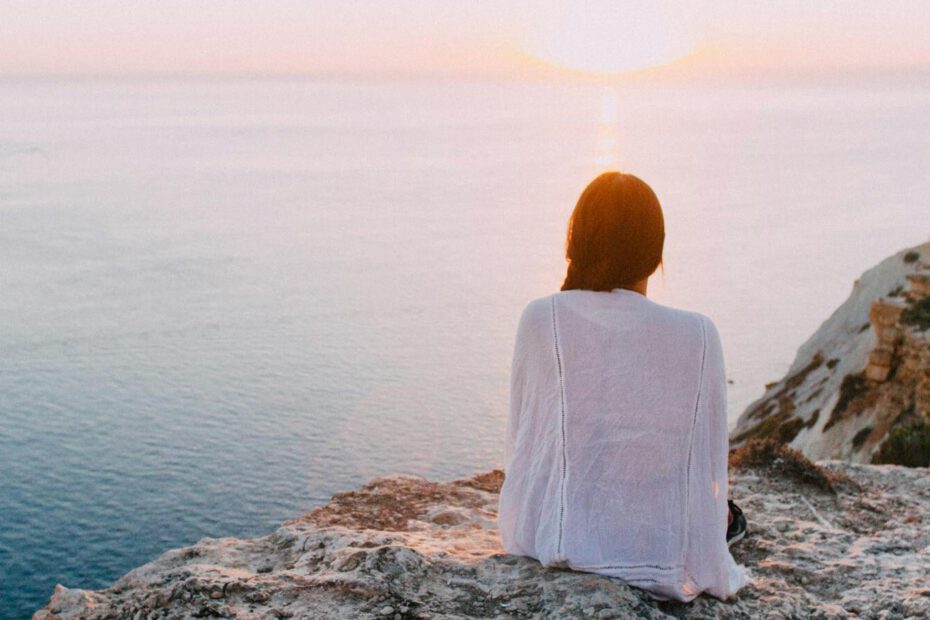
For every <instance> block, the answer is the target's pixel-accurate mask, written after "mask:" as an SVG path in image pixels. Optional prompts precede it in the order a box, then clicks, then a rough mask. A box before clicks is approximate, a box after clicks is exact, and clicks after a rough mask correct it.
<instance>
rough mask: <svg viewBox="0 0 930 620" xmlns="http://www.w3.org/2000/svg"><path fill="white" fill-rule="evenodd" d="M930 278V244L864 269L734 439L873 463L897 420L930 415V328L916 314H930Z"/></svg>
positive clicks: (911, 420) (817, 456) (919, 420)
mask: <svg viewBox="0 0 930 620" xmlns="http://www.w3.org/2000/svg"><path fill="white" fill-rule="evenodd" d="M927 282H930V243H924V244H922V245H919V246H916V247H913V248H907V249H905V250H902V251H901V252H898V253H897V254H895V255H894V256H891V257H889V258H887V259H885V260H884V261H882V262H881V263H879V264H878V265H876V266H875V267H873V268H871V269H869V270H868V271H866V272H865V273H864V274H862V276H861V277H860V278H859V279H858V280H857V281H856V283H855V284H854V286H853V290H852V293H851V294H850V296H849V298H848V299H847V300H846V301H845V302H844V303H843V304H842V305H841V306H840V307H839V308H837V310H836V311H835V312H834V313H833V314H832V315H831V316H830V318H828V319H827V320H826V321H825V322H824V323H823V324H822V325H821V326H820V328H819V329H818V330H817V331H816V332H815V333H814V334H813V335H812V336H811V337H810V339H809V340H808V341H807V342H805V343H804V344H803V345H802V346H801V348H800V349H799V350H798V353H797V356H796V357H795V360H794V363H793V364H792V365H791V368H790V369H789V370H788V373H787V374H786V375H785V377H783V378H782V379H781V380H779V381H777V382H775V383H771V384H769V385H768V386H766V391H765V393H764V394H763V395H762V397H761V398H759V399H758V400H756V401H755V402H753V403H752V404H750V405H749V407H748V408H747V409H746V411H744V412H743V414H742V415H741V416H740V418H739V420H738V422H737V425H736V428H735V429H734V430H733V433H732V434H731V445H733V446H738V445H740V444H741V443H743V442H744V441H746V440H747V439H750V438H754V437H758V438H773V439H777V440H780V441H784V442H786V443H789V444H790V445H791V447H792V448H796V449H798V450H801V451H802V452H804V454H806V455H807V456H808V457H810V458H812V459H815V460H816V459H843V460H849V461H853V462H860V463H868V462H871V461H872V459H873V458H875V456H876V454H878V452H879V450H880V448H881V446H882V444H883V442H885V441H886V440H887V439H888V437H889V434H890V433H891V432H892V431H893V430H894V429H900V428H902V427H904V426H906V425H911V424H915V423H928V422H930V329H928V326H927V325H926V324H922V323H921V322H920V321H913V320H911V319H910V317H911V315H914V314H919V315H921V316H923V314H927V315H928V317H930V288H928V287H927V286H926V284H927ZM924 308H925V309H924ZM918 311H919V312H918ZM928 320H930V318H928Z"/></svg>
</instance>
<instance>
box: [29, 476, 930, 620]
mask: <svg viewBox="0 0 930 620" xmlns="http://www.w3.org/2000/svg"><path fill="white" fill-rule="evenodd" d="M825 468H827V469H828V470H832V471H834V472H837V473H838V474H842V473H845V474H846V476H848V478H849V481H848V482H847V483H844V484H843V485H839V486H838V490H837V491H836V493H830V492H827V491H824V490H819V489H817V488H815V487H813V486H809V485H806V484H799V483H798V482H797V481H795V480H788V479H784V478H780V477H778V475H776V474H773V473H771V471H769V470H760V471H754V470H745V471H737V472H734V474H733V479H732V482H731V485H732V493H733V496H734V497H736V498H737V499H738V501H739V502H740V504H741V505H742V506H743V507H744V509H745V511H746V514H747V517H748V520H749V534H748V536H747V537H746V539H744V540H743V541H742V542H740V543H739V544H738V545H737V546H735V547H734V555H735V557H736V558H737V561H739V562H741V563H743V564H745V565H747V566H748V567H749V568H750V570H751V571H752V574H753V580H752V582H751V584H750V585H748V586H747V587H746V588H744V589H743V590H742V591H741V592H740V593H739V594H738V596H737V597H736V598H735V599H733V600H730V601H719V600H717V599H714V598H710V597H705V596H701V597H699V598H698V599H696V600H695V601H694V602H692V603H690V604H679V603H670V602H665V603H662V602H657V601H655V600H653V599H651V598H650V597H649V596H648V595H647V594H646V593H645V592H643V591H641V590H637V589H635V588H631V587H629V586H627V585H625V584H623V583H622V582H620V581H618V580H615V579H611V578H608V577H603V576H600V575H593V574H585V573H580V572H573V571H569V570H556V569H545V568H543V567H541V566H540V565H539V563H537V562H536V561H534V560H532V559H529V558H524V557H516V556H509V555H505V554H503V553H502V551H501V549H500V547H499V543H498V537H497V530H496V516H497V515H496V507H497V500H498V495H497V491H498V489H499V486H500V483H501V479H502V476H501V474H500V472H490V473H487V474H482V475H479V476H476V477H474V478H471V479H467V480H459V481H455V482H449V483H439V482H432V481H429V480H426V479H422V478H415V477H407V476H398V477H391V478H380V479H376V480H374V481H372V482H371V483H369V484H368V485H366V486H364V487H363V488H361V489H359V490H358V491H354V492H350V493H343V494H340V495H337V496H335V497H334V498H333V500H332V501H331V502H330V503H329V504H327V505H326V506H324V507H322V508H318V509H316V510H314V511H312V512H309V513H307V514H305V515H303V516H301V517H299V518H297V519H294V520H293V521H290V522H288V523H285V524H284V525H283V526H281V527H280V528H279V529H278V530H277V531H276V532H274V533H272V534H270V535H268V536H265V537H263V538H256V539H251V540H240V539H236V538H219V539H204V540H201V541H200V542H198V543H197V544H195V545H193V546H191V547H187V548H183V549H175V550H173V551H168V552H167V553H165V554H164V555H162V556H161V557H159V558H158V559H156V560H154V561H153V562H151V563H149V564H146V565H144V566H142V567H140V568H137V569H135V570H133V571H132V572H130V573H128V574H127V575H125V576H124V577H122V578H121V579H119V580H118V581H117V582H116V583H114V584H113V585H112V586H110V587H109V588H107V589H105V590H101V591H99V592H89V591H82V590H75V589H67V588H63V587H61V586H59V587H58V588H56V590H55V593H54V594H53V596H52V598H51V601H50V602H49V604H48V605H47V606H46V607H45V608H44V609H42V610H40V611H38V612H37V613H36V614H35V616H34V618H36V619H42V620H54V619H65V618H67V619H76V618H87V619H104V618H191V617H215V618H268V619H276V618H314V619H315V618H353V619H354V618H362V619H364V618H395V619H396V618H403V619H409V618H437V619H438V618H444V619H445V618H450V619H455V618H760V617H766V618H856V617H861V618H885V617H889V618H890V617H898V618H911V617H913V618H926V617H930V582H928V579H927V574H928V572H930V527H928V526H930V521H928V520H930V471H928V470H926V469H908V468H903V467H897V466H867V465H853V464H848V463H841V462H829V463H826V464H825ZM442 515H454V518H453V517H448V516H446V517H442ZM889 613H890V614H891V615H888V614H889ZM883 614H884V615H883Z"/></svg>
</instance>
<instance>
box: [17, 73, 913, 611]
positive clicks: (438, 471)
mask: <svg viewBox="0 0 930 620" xmlns="http://www.w3.org/2000/svg"><path fill="white" fill-rule="evenodd" d="M928 164H930V76H927V75H902V76H897V77H895V78H876V77H871V78H865V77H846V78H843V79H840V78H839V77H836V78H833V79H823V78H821V79H819V80H794V81H791V80H781V81H778V82H762V81H754V82H752V81H743V82H720V83H714V84H695V83H677V84H675V83H662V84H645V83H635V84H627V85H623V86H617V87H611V88H607V87H604V86H599V85H595V84H543V83H508V82H502V81H498V82H489V81H445V80H431V81H430V80H426V81H390V80H371V81H353V80H341V81H340V80H329V81H320V80H317V81H314V80H309V79H307V80H290V81H288V80H225V81H224V80H194V79H191V80H176V81H171V80H160V81H138V80H113V81H94V80H72V81H57V82H56V81H48V80H38V79H36V80H27V79H23V80H4V81H0V617H2V618H20V617H28V616H29V614H30V613H31V611H32V610H34V609H35V608H37V607H39V606H40V605H42V604H44V603H45V602H46V601H47V597H48V596H49V595H50V593H51V591H52V589H53V587H54V585H55V584H56V583H63V584H65V585H67V586H69V587H84V588H97V587H102V586H105V585H107V584H108V583H110V582H111V581H112V580H114V579H115V578H117V577H119V576H120V575H121V574H123V573H124V572H126V571H127V570H129V569H130V568H132V567H134V566H137V565H139V564H141V563H143V562H145V561H147V560H150V559H152V558H154V557H156V556H157V555H158V554H160V553H161V552H163V551H165V550H167V549H169V548H172V547H176V546H180V545H186V544H190V543H193V542H195V541H197V540H198V539H200V538H201V537H204V536H225V535H233V536H255V535H261V534H265V533H268V532H270V531H272V530H273V529H274V528H275V527H276V526H277V525H278V524H279V523H280V522H282V521H283V520H285V519H288V518H291V517H293V516H296V515H298V514H300V513H302V512H304V511H306V510H309V509H310V508H313V507H314V506H317V505H320V504H321V503H323V502H325V501H326V500H327V499H328V498H329V497H330V496H331V495H332V494H333V493H335V492H338V491H341V490H347V489H351V488H353V487H355V486H357V485H359V484H361V483H362V482H364V481H365V480H367V479H369V478H371V477H373V476H377V475H382V474H391V473H397V472H404V473H413V474H422V475H427V476H433V477H437V478H442V479H450V478H453V477H457V476H465V475H468V474H470V473H472V472H475V471H478V470H487V469H490V468H493V467H499V466H500V465H501V457H502V446H501V434H502V431H503V426H504V418H505V415H506V408H507V390H508V372H509V366H510V353H511V348H512V345H513V336H514V330H515V328H516V323H517V320H518V318H519V314H520V311H521V310H522V308H523V305H524V304H525V303H526V302H527V301H529V300H530V299H532V298H534V297H537V296H540V295H545V294H548V293H549V292H552V291H554V290H556V289H558V287H559V284H560V282H561V278H562V275H563V270H564V261H563V259H562V248H563V243H564V233H565V224H566V220H567V217H568V215H569V213H570V212H571V209H572V207H573V206H574V201H575V200H576V198H577V196H578V194H579V192H580V191H581V189H582V188H583V186H584V185H585V183H586V182H587V181H588V180H589V179H590V178H592V177H593V176H594V175H595V174H596V173H597V172H598V171H599V170H600V169H602V168H604V167H605V166H619V167H621V168H623V169H625V170H629V171H632V172H635V173H636V174H638V175H639V176H641V177H642V178H644V179H645V180H647V181H648V182H649V183H650V184H652V185H653V187H654V188H655V189H656V191H657V193H658V195H659V197H660V199H661V201H662V203H663V206H664V209H665V214H666V221H667V242H666V268H665V272H664V274H662V273H659V274H657V275H656V276H655V277H654V278H653V279H652V280H651V281H650V290H649V294H650V296H652V297H654V298H656V300H658V301H659V302H661V303H666V304H669V305H674V306H679V307H685V308H689V309H693V310H698V311H701V312H704V313H706V314H708V315H709V316H710V317H711V318H713V319H714V321H715V322H716V323H717V325H718V327H719V329H720V332H721V336H722V338H723V341H724V348H725V354H726V360H727V367H728V375H729V377H730V379H731V381H732V384H731V385H730V386H729V389H730V392H729V404H730V415H731V419H732V420H735V418H736V416H738V415H739V413H740V412H741V411H742V409H743V408H744V407H745V406H746V405H747V404H748V403H749V402H750V401H751V400H752V399H754V398H755V397H757V396H759V395H760V394H761V392H762V388H763V385H764V383H766V382H768V381H771V380H773V379H776V378H778V377H779V376H781V374H782V373H783V372H784V371H785V370H786V369H787V367H788V365H789V364H790V362H791V361H792V359H793V356H794V352H795V350H796V349H797V347H798V346H799V345H800V344H801V342H802V341H803V340H804V339H805V338H806V337H807V336H808V335H809V334H810V333H811V332H812V331H813V330H814V329H816V327H817V326H818V325H819V324H820V322H821V321H822V320H823V319H825V318H826V317H827V316H828V315H829V314H830V313H831V312H832V311H833V309H834V308H835V307H836V306H837V305H838V304H839V303H840V302H842V301H843V299H845V297H846V295H847V294H848V293H849V290H850V288H851V285H852V282H853V280H854V278H856V277H857V276H858V275H859V273H861V272H862V271H863V270H864V269H866V268H868V267H869V266H871V265H872V264H874V263H875V262H877V261H878V260H880V259H881V258H883V257H885V256H886V255H888V254H890V253H892V252H894V251H897V250H898V249H900V248H902V247H904V246H906V245H910V244H915V243H918V242H920V241H923V240H925V239H926V238H927V236H928V235H930V175H928V174H927V168H928Z"/></svg>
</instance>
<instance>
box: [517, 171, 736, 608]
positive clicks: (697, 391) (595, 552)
mask: <svg viewBox="0 0 930 620" xmlns="http://www.w3.org/2000/svg"><path fill="white" fill-rule="evenodd" d="M664 241H665V226H664V220H663V216H662V209H661V207H660V205H659V201H658V199H657V198H656V195H655V194H654V193H653V191H652V189H651V188H650V187H649V186H648V185H646V183H644V182H643V181H642V180H640V179H638V178H637V177H635V176H632V175H629V174H621V173H619V172H608V173H604V174H602V175H600V176H599V177H597V178H596V179H594V181H592V182H591V184H590V185H588V187H587V188H586V189H585V190H584V192H583V193H582V194H581V197H580V198H579V200H578V204H577V206H576V207H575V210H574V212H573V213H572V216H571V220H570V221H569V227H568V240H567V244H566V256H567V258H568V274H567V276H566V278H565V282H564V284H563V285H562V290H561V291H559V292H557V293H554V294H552V295H549V296H547V297H543V298H540V299H536V300H534V301H532V302H530V303H529V304H528V305H527V306H526V308H525V309H524V311H523V315H522V316H521V318H520V324H519V328H518V330H517V338H516V345H515V348H514V356H513V366H512V374H511V394H510V415H509V418H508V422H507V432H506V447H505V464H504V469H505V474H506V476H505V479H504V486H503V489H502V490H501V496H500V533H501V540H502V543H503V546H504V548H505V550H506V551H507V552H508V553H512V554H516V555H525V556H530V557H534V558H536V559H538V560H539V561H540V562H541V563H542V564H543V565H544V566H563V567H567V568H572V569H576V570H580V571H588V572H594V573H601V574H604V575H610V576H614V577H618V578H620V579H622V580H623V581H625V582H627V583H629V584H631V585H634V586H638V587H641V588H643V589H645V590H647V591H649V592H650V593H651V594H653V595H654V596H655V597H657V598H663V599H676V600H680V601H690V600H692V599H694V598H695V597H696V596H698V595H699V594H700V593H701V592H707V593H709V594H712V595H714V596H717V597H719V598H727V597H729V596H731V595H733V594H734V593H735V592H736V591H737V590H738V589H739V588H740V587H742V586H743V585H744V584H745V582H746V574H745V571H744V569H743V567H741V566H739V565H737V564H736V562H735V561H734V560H733V557H732V556H731V555H730V551H729V548H728V544H727V543H728V540H730V539H738V538H741V537H742V535H743V533H744V532H745V519H744V518H743V516H742V514H741V513H740V512H739V509H738V508H736V507H735V505H732V504H731V505H732V506H733V510H732V511H728V502H727V499H726V498H727V452H728V439H727V413H726V410H727V407H726V378H725V375H724V362H723V351H722V349H721V345H720V337H719V335H718V333H717V328H716V326H715V325H714V323H713V322H712V321H711V320H710V319H709V318H708V317H706V316H704V315H703V314H700V313H697V312H689V311H685V310H679V309H675V308H670V307H667V306H663V305H660V304H657V303H655V302H653V301H651V300H649V299H648V298H647V297H646V281H647V279H648V277H649V276H650V275H651V274H652V273H653V272H654V271H655V270H656V268H657V267H658V266H659V264H661V262H662V248H663V244H664ZM728 526H729V527H728ZM728 530H729V531H728Z"/></svg>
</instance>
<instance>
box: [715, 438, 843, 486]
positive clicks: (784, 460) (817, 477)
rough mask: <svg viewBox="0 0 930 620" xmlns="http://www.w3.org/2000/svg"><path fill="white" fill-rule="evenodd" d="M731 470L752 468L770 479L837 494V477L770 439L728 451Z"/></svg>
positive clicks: (747, 443)
mask: <svg viewBox="0 0 930 620" xmlns="http://www.w3.org/2000/svg"><path fill="white" fill-rule="evenodd" d="M730 467H732V468H733V469H753V470H756V471H758V472H760V473H765V474H769V475H771V476H773V477H778V478H784V479H787V480H790V481H793V482H799V483H801V484H808V485H811V486H813V487H816V488H818V489H820V490H822V491H827V492H828V493H836V487H835V483H836V482H838V481H839V479H838V474H836V473H835V472H830V471H827V470H825V469H823V468H821V467H819V466H818V465H816V464H815V463H813V462H812V461H811V460H810V459H808V458H807V457H806V456H804V455H803V454H801V453H800V452H798V451H797V450H794V449H792V448H789V447H788V446H787V445H785V444H783V443H781V442H779V441H775V440H773V439H750V440H749V441H747V442H746V443H745V444H743V445H742V446H740V447H739V448H737V449H736V450H733V451H732V452H730Z"/></svg>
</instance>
